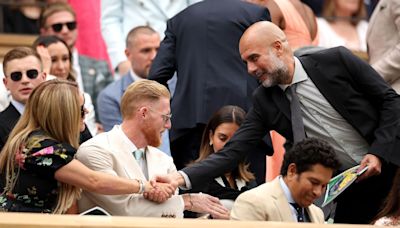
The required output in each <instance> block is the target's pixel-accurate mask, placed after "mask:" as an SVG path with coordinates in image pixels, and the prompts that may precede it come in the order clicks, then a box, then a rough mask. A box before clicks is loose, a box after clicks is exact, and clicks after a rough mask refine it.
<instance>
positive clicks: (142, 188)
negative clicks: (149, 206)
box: [136, 179, 145, 194]
mask: <svg viewBox="0 0 400 228" xmlns="http://www.w3.org/2000/svg"><path fill="white" fill-rule="evenodd" d="M136 180H137V181H138V183H139V191H138V193H137V194H143V192H144V190H145V189H144V188H145V187H144V183H143V181H142V180H139V179H136Z"/></svg>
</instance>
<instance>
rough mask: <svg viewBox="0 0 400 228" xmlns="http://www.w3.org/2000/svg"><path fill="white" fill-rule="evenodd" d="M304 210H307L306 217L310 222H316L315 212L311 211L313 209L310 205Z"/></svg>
mask: <svg viewBox="0 0 400 228" xmlns="http://www.w3.org/2000/svg"><path fill="white" fill-rule="evenodd" d="M306 210H307V213H308V217H309V218H310V222H312V223H317V222H318V220H317V218H316V217H315V214H314V213H313V210H312V209H311V205H310V206H309V207H307V208H306Z"/></svg>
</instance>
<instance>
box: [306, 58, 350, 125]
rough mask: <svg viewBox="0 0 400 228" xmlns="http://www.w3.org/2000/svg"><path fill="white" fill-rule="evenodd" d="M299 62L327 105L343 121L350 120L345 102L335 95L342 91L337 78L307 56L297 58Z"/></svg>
mask: <svg viewBox="0 0 400 228" xmlns="http://www.w3.org/2000/svg"><path fill="white" fill-rule="evenodd" d="M299 60H300V61H301V63H302V65H303V67H304V70H305V71H306V72H307V75H308V76H309V77H310V79H311V80H312V81H313V82H314V84H315V86H316V87H317V88H318V90H319V92H320V93H321V94H322V95H323V96H324V98H325V99H326V100H327V101H328V102H329V104H330V105H332V107H333V108H334V109H335V110H336V111H337V112H338V113H339V114H340V115H341V116H342V117H343V118H344V119H346V120H349V119H351V116H350V113H349V112H348V111H347V109H346V108H345V106H344V105H343V104H345V102H343V100H342V97H341V96H340V94H338V93H337V91H341V90H343V85H342V83H341V82H340V81H338V80H336V79H338V77H336V75H335V72H332V71H327V70H324V69H322V68H323V66H321V65H320V64H319V63H318V62H317V61H315V60H313V59H312V58H311V57H309V56H307V55H306V56H301V57H299ZM335 91H336V92H335Z"/></svg>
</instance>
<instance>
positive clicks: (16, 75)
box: [10, 69, 39, 82]
mask: <svg viewBox="0 0 400 228" xmlns="http://www.w3.org/2000/svg"><path fill="white" fill-rule="evenodd" d="M22 74H23V72H21V71H15V72H11V74H10V78H11V80H13V81H14V82H18V81H19V80H21V79H22ZM26 76H28V78H30V79H35V78H37V77H38V76H39V71H38V70H36V69H30V70H27V71H26Z"/></svg>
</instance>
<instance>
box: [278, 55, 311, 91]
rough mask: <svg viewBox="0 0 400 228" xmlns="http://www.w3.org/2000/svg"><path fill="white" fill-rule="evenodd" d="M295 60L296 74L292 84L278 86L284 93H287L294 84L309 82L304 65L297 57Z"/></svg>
mask: <svg viewBox="0 0 400 228" xmlns="http://www.w3.org/2000/svg"><path fill="white" fill-rule="evenodd" d="M293 58H294V74H293V79H292V82H291V83H290V84H286V85H281V84H280V85H278V86H279V87H281V89H282V90H283V91H285V90H286V88H287V87H289V86H291V85H293V84H296V83H298V82H302V81H305V80H307V73H306V71H305V70H304V68H303V65H302V64H301V62H300V60H299V59H298V58H297V57H295V56H293Z"/></svg>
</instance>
